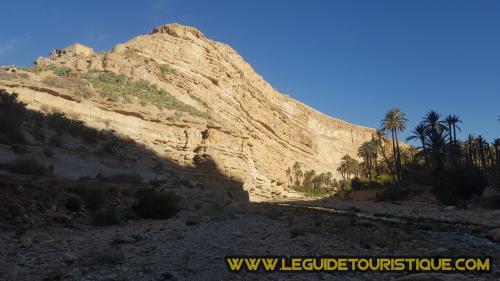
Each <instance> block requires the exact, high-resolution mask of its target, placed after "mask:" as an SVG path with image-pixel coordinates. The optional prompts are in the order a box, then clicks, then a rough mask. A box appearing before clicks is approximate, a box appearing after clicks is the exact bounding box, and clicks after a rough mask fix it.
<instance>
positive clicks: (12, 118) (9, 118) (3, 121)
mask: <svg viewBox="0 0 500 281" xmlns="http://www.w3.org/2000/svg"><path fill="white" fill-rule="evenodd" d="M17 96H18V95H17V94H16V93H13V94H9V93H8V92H7V91H5V90H3V89H0V128H2V133H7V132H12V131H16V130H18V128H19V126H21V124H22V123H23V121H24V119H25V116H26V112H27V111H26V104H24V103H22V102H19V101H18V100H17Z"/></svg>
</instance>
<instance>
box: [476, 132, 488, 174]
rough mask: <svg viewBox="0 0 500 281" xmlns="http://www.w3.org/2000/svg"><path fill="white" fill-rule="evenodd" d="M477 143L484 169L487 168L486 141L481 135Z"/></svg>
mask: <svg viewBox="0 0 500 281" xmlns="http://www.w3.org/2000/svg"><path fill="white" fill-rule="evenodd" d="M476 143H477V148H478V150H479V157H480V160H481V165H482V166H483V168H486V157H485V153H484V147H485V143H486V140H485V139H484V138H483V137H482V136H481V135H479V136H477V138H476Z"/></svg>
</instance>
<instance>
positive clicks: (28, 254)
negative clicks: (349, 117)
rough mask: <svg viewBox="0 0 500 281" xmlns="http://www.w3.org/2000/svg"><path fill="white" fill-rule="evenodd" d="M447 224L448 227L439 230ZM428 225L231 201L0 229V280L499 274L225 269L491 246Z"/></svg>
mask: <svg viewBox="0 0 500 281" xmlns="http://www.w3.org/2000/svg"><path fill="white" fill-rule="evenodd" d="M440 231H441V232H444V233H455V232H454V231H455V230H453V229H444V230H443V229H441V230H440ZM441 232H436V231H432V230H429V229H422V228H420V227H416V226H412V225H400V224H393V223H386V222H380V221H373V220H369V219H362V218H357V217H353V216H346V215H336V214H331V213H327V212H322V211H317V210H305V209H303V208H294V207H280V206H265V205H250V204H245V203H233V204H231V205H229V206H227V207H226V208H224V209H221V210H216V211H213V210H212V211H210V212H208V211H199V212H197V213H195V212H181V213H180V214H178V215H177V216H176V217H174V218H172V219H169V220H156V221H153V220H139V221H132V222H129V223H127V224H125V225H118V226H110V227H93V226H89V225H85V224H82V225H77V226H73V227H71V228H68V227H62V226H61V227H58V226H45V227H40V228H35V229H31V230H29V231H28V232H26V233H16V231H6V232H2V233H0V257H1V259H0V280H82V281H83V280H255V279H264V280H311V279H317V280H500V271H499V270H498V269H497V268H496V267H493V272H492V273H485V274H475V275H471V274H469V275H464V276H461V275H455V274H409V275H408V274H406V273H371V274H369V273H344V274H339V273H334V274H331V273H314V274H311V273H257V274H255V273H246V272H241V273H229V272H228V270H227V268H226V265H225V263H224V257H225V256H228V255H286V256H303V255H426V256H428V255H452V256H459V255H475V256H484V255H487V256H492V257H493V264H495V262H496V261H498V260H500V259H499V258H500V251H499V250H498V249H499V248H498V246H497V245H496V244H492V243H487V241H486V242H484V243H476V244H473V243H471V242H470V241H468V240H466V239H453V237H452V236H450V237H447V236H440V235H436V233H441Z"/></svg>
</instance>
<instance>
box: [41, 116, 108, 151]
mask: <svg viewBox="0 0 500 281" xmlns="http://www.w3.org/2000/svg"><path fill="white" fill-rule="evenodd" d="M47 124H48V125H49V127H50V128H51V129H54V130H55V131H56V132H58V133H60V134H62V133H67V134H69V135H71V136H74V137H79V138H81V139H82V140H83V141H85V142H88V143H94V142H96V141H97V139H98V138H99V137H100V134H99V131H97V130H96V129H95V128H91V127H88V126H87V125H85V122H83V121H81V120H72V119H69V118H67V117H66V115H65V114H64V113H62V112H54V113H50V114H48V115H47Z"/></svg>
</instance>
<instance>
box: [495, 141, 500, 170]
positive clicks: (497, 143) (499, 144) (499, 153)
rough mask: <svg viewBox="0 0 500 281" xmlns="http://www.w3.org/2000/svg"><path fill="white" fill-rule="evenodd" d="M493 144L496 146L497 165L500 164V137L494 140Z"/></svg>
mask: <svg viewBox="0 0 500 281" xmlns="http://www.w3.org/2000/svg"><path fill="white" fill-rule="evenodd" d="M493 146H494V147H495V160H496V163H497V165H500V139H494V140H493Z"/></svg>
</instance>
